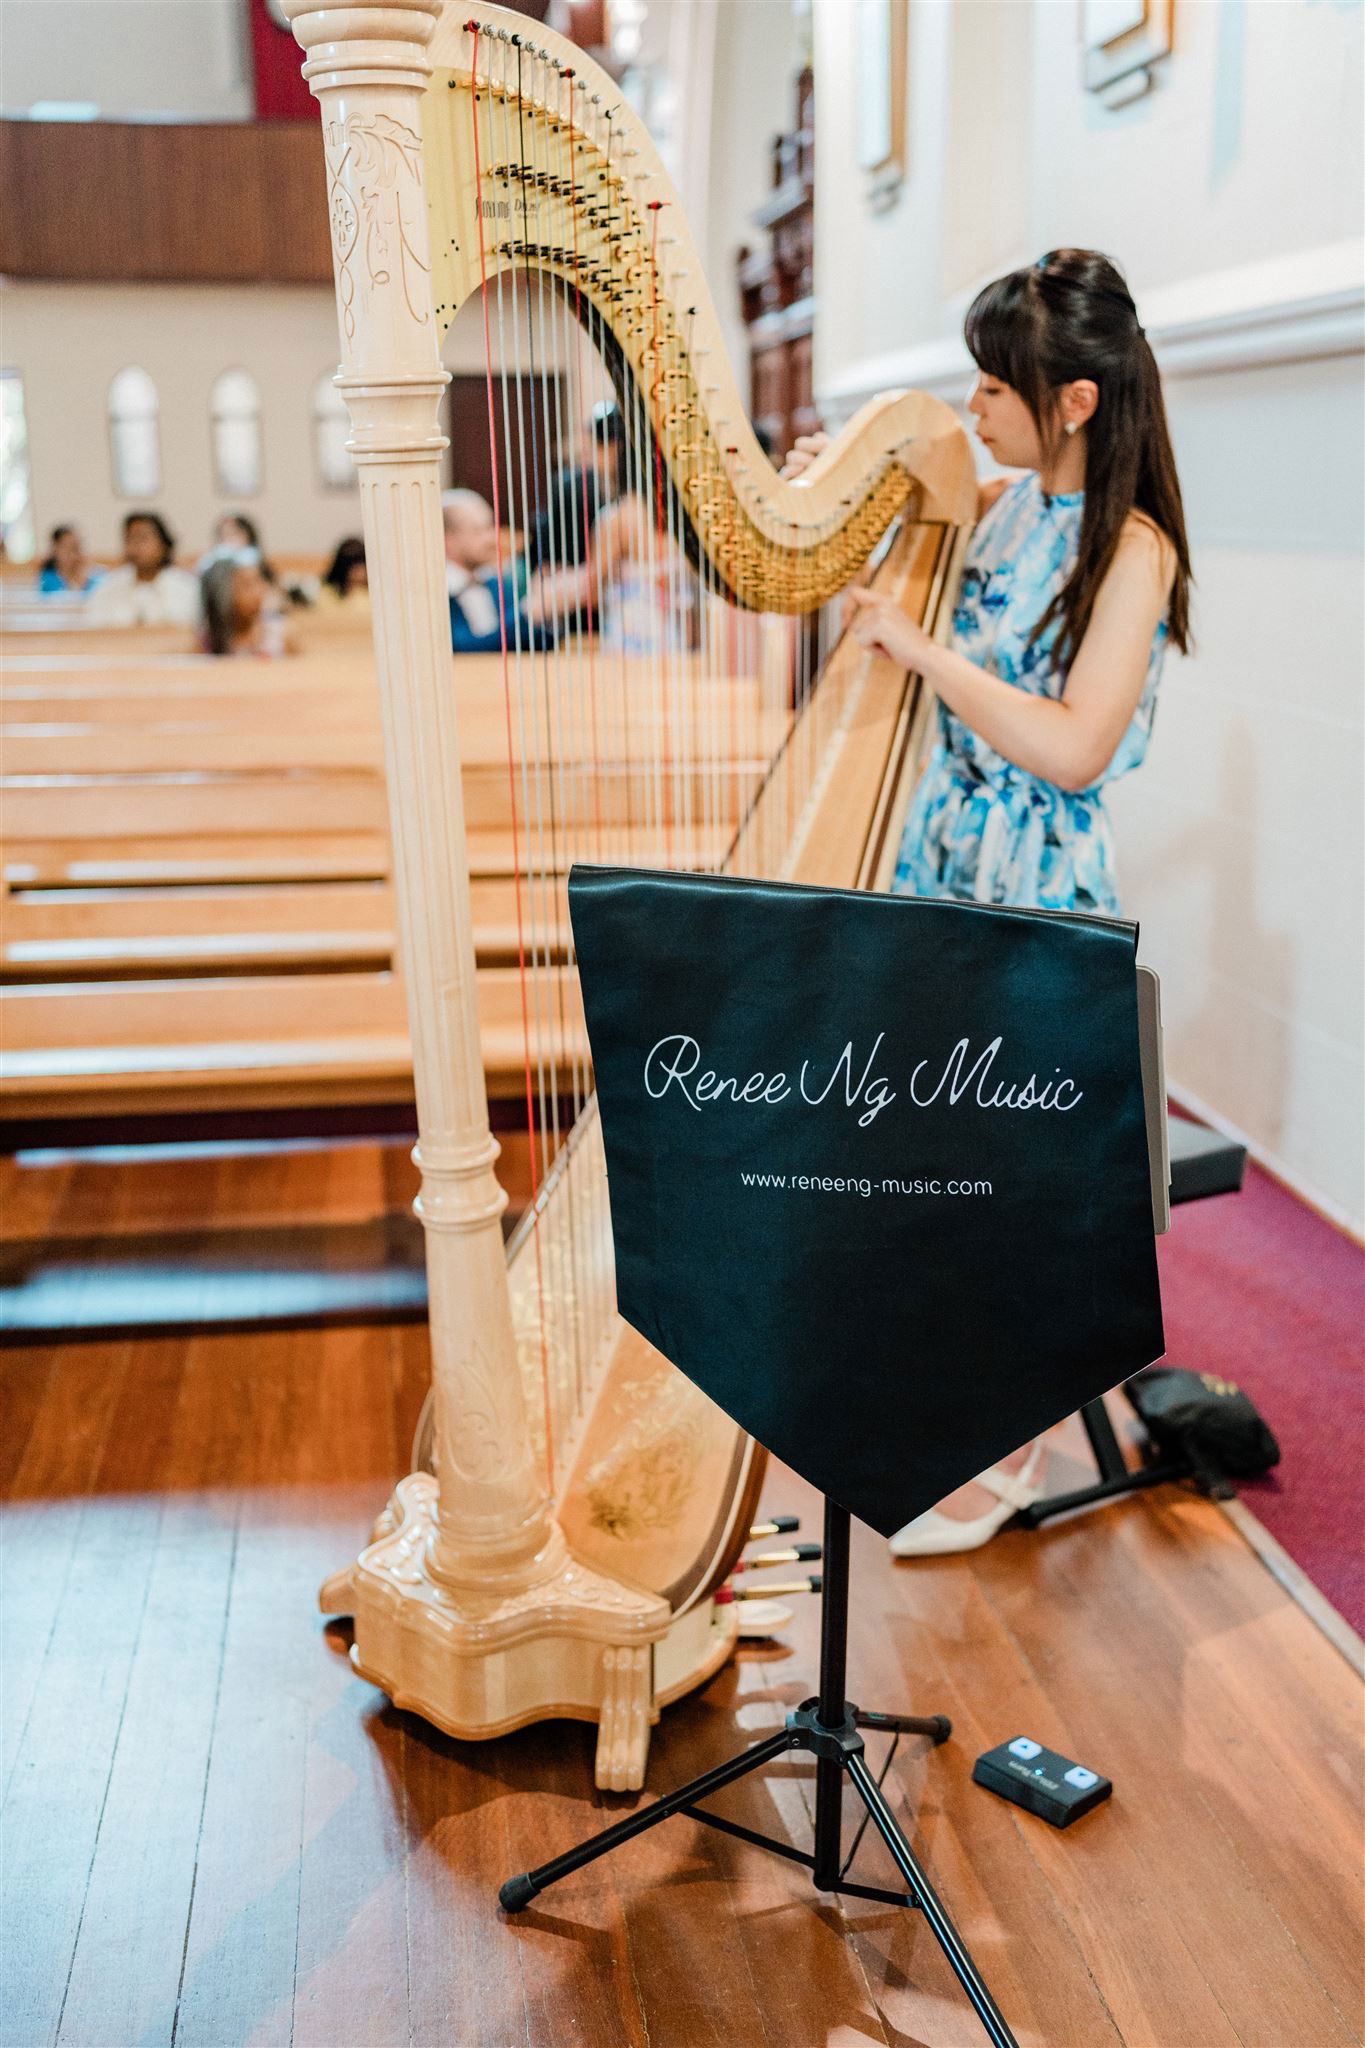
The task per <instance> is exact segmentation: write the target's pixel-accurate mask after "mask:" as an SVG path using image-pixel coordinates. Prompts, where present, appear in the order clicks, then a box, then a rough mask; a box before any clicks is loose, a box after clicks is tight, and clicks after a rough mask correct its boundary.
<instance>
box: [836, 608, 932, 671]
mask: <svg viewBox="0 0 1365 2048" xmlns="http://www.w3.org/2000/svg"><path fill="white" fill-rule="evenodd" d="M843 609H844V627H845V629H846V631H848V632H850V633H851V634H852V635H853V638H854V639H855V640H856V641H857V643H858V645H859V646H860V647H867V648H870V649H871V651H872V653H874V654H882V655H885V656H886V659H887V660H888V661H894V662H897V663H898V664H899V665H900V667H901V668H906V669H913V670H915V671H916V673H917V674H922V673H923V670H924V666H925V662H926V659H927V658H928V657H930V656H931V655H932V654H933V652H934V647H935V642H934V641H933V640H931V639H930V637H929V635H928V634H927V633H926V632H925V630H924V628H923V626H921V625H919V624H918V623H917V622H916V621H915V620H914V619H912V618H911V617H910V615H909V613H908V612H905V611H902V610H901V607H900V606H899V605H898V604H897V603H896V602H895V600H894V599H893V598H889V597H878V596H877V594H876V593H875V591H871V590H849V591H846V592H845V593H844V607H843Z"/></svg>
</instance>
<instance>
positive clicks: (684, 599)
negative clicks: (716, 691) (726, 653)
mask: <svg viewBox="0 0 1365 2048" xmlns="http://www.w3.org/2000/svg"><path fill="white" fill-rule="evenodd" d="M526 616H527V618H528V619H529V620H530V621H531V623H532V625H534V626H540V627H543V628H544V629H545V630H546V631H547V632H548V633H552V634H554V635H555V636H556V637H559V636H561V635H563V634H565V633H571V632H575V631H581V630H582V628H581V625H580V623H579V622H580V621H582V620H583V619H584V618H589V617H590V618H592V619H593V620H594V621H595V622H596V625H597V630H598V636H599V638H600V640H601V644H602V645H603V646H604V647H611V648H615V649H617V650H619V651H620V652H622V653H625V654H663V653H667V652H669V651H678V650H681V649H683V648H692V647H695V646H696V645H697V644H698V639H699V618H698V607H697V583H696V578H695V577H694V575H693V573H692V570H691V568H690V566H689V565H688V562H687V559H686V557H685V556H684V555H683V553H682V550H681V549H680V548H678V547H676V546H675V545H674V544H673V542H672V541H671V540H670V539H669V538H668V536H667V535H666V534H665V535H660V534H659V533H658V531H657V529H656V526H655V523H654V513H653V510H652V508H651V506H650V505H649V504H648V503H647V501H646V500H645V499H644V498H643V497H640V496H638V495H637V494H636V493H635V492H633V491H630V492H627V493H626V495H625V496H624V497H621V498H618V499H617V500H616V502H615V504H613V505H610V506H607V507H606V508H604V510H603V511H602V513H601V514H600V516H599V517H598V519H597V521H596V522H595V524H594V527H593V534H592V545H591V547H590V548H589V550H588V554H587V558H586V560H585V561H584V562H583V563H582V564H581V565H580V566H579V567H578V568H564V569H559V570H557V571H553V572H552V571H549V570H545V571H542V573H541V574H540V575H539V576H538V577H535V578H533V579H532V584H531V590H530V593H529V595H528V597H527V600H526Z"/></svg>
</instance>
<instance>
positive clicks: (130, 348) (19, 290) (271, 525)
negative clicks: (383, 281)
mask: <svg viewBox="0 0 1365 2048" xmlns="http://www.w3.org/2000/svg"><path fill="white" fill-rule="evenodd" d="M0 348H2V349H3V354H4V359H5V361H6V362H7V363H13V364H17V366H18V368H19V370H20V371H21V373H22V375H23V379H24V396H25V403H26V407H27V412H28V430H29V462H30V468H31V479H32V490H33V504H34V523H35V527H36V530H37V533H38V535H39V538H40V540H41V539H42V538H43V537H44V536H45V535H46V533H47V530H48V529H49V527H51V526H52V525H54V524H55V523H56V522H57V521H58V520H63V519H71V520H75V521H76V523H77V524H78V525H79V526H81V527H82V528H83V529H84V531H85V535H86V539H87V542H88V544H89V546H90V547H91V548H92V549H93V550H94V551H95V552H96V553H97V554H100V555H106V554H110V553H116V552H117V546H118V529H119V523H120V521H121V519H122V517H123V514H124V512H125V511H127V510H128V505H127V503H126V502H125V501H124V500H122V499H120V498H117V497H116V496H115V495H114V488H113V478H112V474H111V470H110V461H109V436H108V431H107V426H106V416H105V401H106V394H107V392H108V388H109V380H110V378H111V377H112V376H113V375H114V373H115V372H116V371H117V370H121V369H123V368H124V367H125V366H126V365H127V364H130V363H136V364H138V365H139V366H140V367H141V368H142V369H144V370H146V371H148V373H149V374H150V375H151V376H152V377H153V378H154V379H155V381H156V385H157V389H158V392H159V395H160V401H161V468H162V487H161V490H160V491H159V492H158V493H157V495H156V502H157V505H158V507H159V509H160V510H161V511H162V512H163V513H164V514H165V516H166V518H167V519H168V520H169V522H170V524H171V526H172V528H173V529H174V531H175V533H176V535H177V537H178V539H179V541H180V546H181V552H182V553H183V554H188V555H190V556H191V557H193V556H194V555H197V554H198V553H199V552H200V550H201V549H202V548H204V547H205V546H207V544H208V538H209V533H210V529H211V528H212V526H213V523H214V521H215V520H216V519H217V517H218V515H219V513H220V512H222V511H223V510H225V509H226V505H225V502H224V501H223V500H222V499H220V498H219V497H218V495H217V493H216V491H215V489H214V477H213V465H212V462H211V460H210V447H209V388H210V386H211V385H212V383H213V380H214V378H215V377H216V376H217V375H218V373H219V372H220V371H221V370H226V369H245V370H250V371H251V372H252V374H253V376H254V377H255V378H256V381H257V383H258V385H259V386H260V391H261V398H262V415H263V429H264V447H265V476H264V489H263V490H262V492H261V495H260V497H259V498H256V499H253V500H248V501H247V502H246V505H245V509H246V510H247V511H250V512H252V513H254V514H256V515H258V516H259V518H260V521H261V524H262V528H263V531H264V534H265V538H266V541H267V544H268V545H269V547H270V548H271V549H272V550H274V551H275V552H276V553H278V554H283V555H290V554H304V553H309V554H312V553H321V552H322V551H323V550H324V549H326V548H330V547H331V546H332V545H333V544H334V543H335V541H336V540H337V539H338V537H339V536H340V535H341V534H343V533H351V532H355V531H356V529H357V526H358V521H359V516H360V508H359V502H358V498H357V494H356V493H355V491H354V490H350V491H345V490H342V491H337V490H326V489H324V488H323V487H322V485H321V484H320V483H319V481H318V476H317V467H316V463H315V461H314V456H313V442H312V394H313V387H314V385H315V384H316V382H317V380H318V378H319V377H321V376H322V375H323V374H324V373H329V372H332V371H334V370H335V368H336V361H337V329H336V307H335V301H334V299H333V295H332V292H331V290H330V289H329V288H328V287H326V286H324V285H260V286H250V285H153V284H129V285H113V284H109V285H106V284H49V283H34V282H29V281H27V280H24V281H14V280H10V281H7V282H6V284H5V286H4V289H3V292H0Z"/></svg>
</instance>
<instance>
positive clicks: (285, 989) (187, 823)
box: [0, 636, 785, 1117]
mask: <svg viewBox="0 0 1365 2048" xmlns="http://www.w3.org/2000/svg"><path fill="white" fill-rule="evenodd" d="M111 637H112V639H113V645H112V646H110V644H109V641H108V640H106V641H105V643H104V644H103V646H102V647H101V646H96V645H95V644H94V641H93V638H92V639H90V640H87V641H86V642H85V643H83V646H82V648H81V650H80V651H78V652H75V653H72V654H70V655H67V654H62V653H59V654H57V655H56V656H50V655H49V654H48V653H47V652H46V651H43V652H37V653H35V652H34V651H33V643H32V642H29V643H28V644H27V648H26V650H21V652H20V653H19V654H18V655H17V656H15V658H14V659H13V660H11V661H10V663H9V665H8V668H7V671H6V674H5V678H4V684H3V690H0V746H2V747H3V759H2V760H0V769H3V772H4V777H5V786H4V801H5V813H4V820H3V826H4V846H3V869H4V886H5V892H6V893H5V898H4V910H5V929H4V935H3V942H2V943H0V981H3V983H4V988H3V992H2V993H0V1026H2V1027H3V1034H4V1042H5V1044H6V1047H7V1053H6V1058H5V1063H4V1065H3V1067H0V1078H2V1079H3V1085H4V1091H5V1096H6V1107H7V1108H8V1110H9V1111H10V1113H11V1114H14V1115H16V1116H21V1117H23V1116H51V1115H56V1114H61V1113H67V1114H70V1113H88V1114H92V1115H103V1114H109V1113H117V1112H120V1111H130V1112H131V1111H146V1110H153V1109H163V1110H164V1109H166V1108H172V1109H179V1108H183V1109H184V1110H186V1111H187V1112H188V1111H192V1110H193V1109H195V1108H209V1107H227V1106H231V1105H236V1106H250V1107H275V1106H286V1105H289V1106H300V1105H311V1104H317V1103H322V1102H338V1103H348V1102H356V1101H362V1100H374V1101H388V1100H394V1099H401V1098H402V1097H403V1096H404V1095H405V1094H406V1093H407V1091H408V1089H409V1088H410V1085H411V1081H410V1065H409V1063H408V1060H407V1054H406V1045H405V1042H404V1040H403V1028H402V1027H403V1012H402V1005H401V995H400V992H399V983H398V980H397V977H396V974H395V972H394V953H393V938H392V931H393V905H392V896H391V891H390V887H389V880H388V876H389V857H388V846H387V832H386V825H387V816H386V803H385V794H384V786H383V781H382V775H381V769H380V736H379V729H378V716H377V704H376V698H375V691H374V684H373V677H372V673H371V670H370V667H369V661H368V655H367V653H366V652H365V651H364V650H363V649H356V648H354V647H351V646H348V645H346V644H345V643H344V641H342V640H341V639H338V641H337V642H336V644H334V645H329V646H327V647H325V648H322V649H316V648H315V649H312V650H310V651H309V652H308V653H306V654H304V655H301V656H299V657H298V658H297V659H296V660H292V661H289V662H280V663H271V664H265V663H233V664H228V663H224V662H221V661H218V662H215V661H213V660H211V659H209V658H206V657H203V656H198V655H194V654H191V653H187V652H185V651H184V650H183V648H181V649H178V650H176V651H174V652H172V653H169V654H164V655H153V656H149V655H148V653H147V651H146V649H145V646H142V645H139V646H137V647H130V646H129V645H128V641H129V640H130V639H131V638H136V639H137V640H139V642H141V641H143V640H144V639H145V636H111ZM8 644H10V645H13V644H14V641H13V639H11V641H10V642H9V643H8ZM48 644H49V643H48V642H47V641H46V640H45V641H44V643H43V647H44V649H46V647H47V645H48ZM588 658H590V657H586V656H585V659H588ZM602 666H603V669H604V671H607V672H606V673H604V675H603V676H602V677H601V678H600V679H596V680H600V689H596V680H595V685H594V687H595V689H596V694H595V695H594V696H592V697H591V698H590V696H589V694H588V692H587V691H586V690H585V691H583V692H581V693H580V695H579V700H578V702H577V705H576V708H575V709H574V710H573V711H572V712H570V711H568V710H567V709H566V708H565V705H564V704H563V703H560V704H558V705H556V706H555V707H554V712H555V730H554V736H553V740H551V739H548V738H547V737H546V736H545V734H544V733H543V732H538V731H537V729H536V728H537V723H538V721H539V720H540V719H541V717H542V710H543V707H542V706H541V705H540V703H539V702H538V701H537V702H533V703H532V704H531V706H530V708H529V711H528V712H526V713H525V714H524V715H523V716H522V718H521V723H522V725H523V727H526V726H527V725H529V727H530V730H529V731H524V732H523V740H524V743H525V744H527V745H529V746H530V748H531V749H532V751H533V752H551V751H552V752H553V753H554V756H555V758H556V760H557V763H558V773H557V777H556V796H555V805H556V809H555V816H554V819H553V820H548V819H546V818H544V817H537V818H533V819H527V818H518V819H516V820H515V821H514V818H513V814H512V806H513V800H514V794H515V791H514V788H513V787H509V776H508V767H507V761H506V751H505V750H506V734H505V722H506V707H505V705H504V701H503V678H502V673H501V663H500V662H499V661H498V660H497V659H496V657H493V658H488V659H480V658H477V657H476V658H470V659H466V660H461V661H459V662H454V663H453V664H452V702H453V705H454V707H455V709H456V711H457V714H458V721H459V743H460V748H461V753H462V757H463V759H464V762H465V768H464V788H465V803H466V810H467V814H468V818H469V824H470V834H469V837H470V851H471V866H472V870H473V885H472V893H473V912H474V926H475V936H476V945H477V948H478V954H479V959H480V962H481V971H480V1005H481V1012H482V1018H483V1023H482V1030H483V1042H484V1056H485V1065H486V1070H487V1073H488V1079H489V1088H490V1093H492V1094H493V1095H495V1096H497V1095H504V1094H505V1095H509V1096H519V1095H520V1093H521V1091H522V1088H523V1086H524V1061H525V1046H524V1043H523V1037H522V1027H521V994H520V983H519V979H518V974H517V968H516V964H515V963H516V962H517V961H518V959H519V958H527V959H531V958H534V959H536V960H541V961H543V960H546V959H548V960H550V961H562V960H564V959H565V958H566V957H567V948H568V923H567V909H566V901H565V893H564V878H565V876H566V875H567V870H568V867H569V865H570V864H571V862H572V861H573V860H574V859H575V858H577V859H589V860H605V861H612V860H616V859H622V858H629V859H632V860H635V861H638V862H642V863H644V864H649V863H651V862H652V863H654V864H660V865H662V864H666V863H669V862H671V861H673V860H675V859H676V858H678V857H680V856H681V857H685V858H687V859H689V860H693V861H696V862H697V863H699V864H710V863H711V862H713V861H714V860H716V859H717V858H718V857H719V856H720V854H721V853H723V851H724V849H725V847H726V846H727V844H728V843H729V840H730V839H731V837H732V836H733V832H734V829H735V823H736V821H737V819H738V818H739V816H740V815H741V813H742V811H743V808H744V806H745V805H746V804H747V802H748V801H749V798H750V797H751V795H752V793H753V791H754V789H755V788H756V786H757V779H758V776H759V774H760V772H761V761H762V752H763V749H764V748H766V747H770V746H771V744H772V740H773V735H774V733H776V732H777V731H778V730H780V729H781V725H782V722H783V720H784V718H785V710H784V709H782V708H773V707H768V708H766V709H765V707H764V705H763V704H762V702H761V693H760V692H759V691H758V687H757V685H756V684H755V683H754V682H753V681H752V679H750V678H746V677H737V678H728V679H726V678H721V679H715V678H708V679H707V681H706V689H705V692H704V694H703V693H700V692H697V693H694V694H693V695H692V696H690V697H689V695H688V693H687V689H686V688H685V687H684V686H685V685H686V684H688V682H689V681H690V680H692V679H690V678H688V677H683V676H680V677H675V678H673V679H672V681H671V682H668V683H666V684H664V685H661V684H660V682H659V679H658V678H657V677H656V676H655V675H654V673H653V670H652V668H651V667H650V665H648V664H644V663H639V662H621V661H620V659H619V657H618V658H616V659H615V660H614V661H613V662H612V664H611V665H610V667H609V669H608V665H607V664H606V663H605V662H604V663H603V664H602ZM599 714H600V715H599ZM702 731H707V732H710V731H716V732H726V733H729V734H731V735H742V736H743V737H742V741H741V742H739V743H738V744H736V745H735V747H734V757H733V758H731V759H730V760H728V761H725V762H723V763H720V764H717V765H716V766H714V767H713V768H710V769H708V770H705V771H703V770H700V769H689V770H687V771H686V772H682V771H677V770H671V769H667V768H665V769H663V770H661V769H660V767H659V765H658V761H659V757H660V755H661V754H662V756H663V759H664V760H665V761H667V759H668V754H669V748H670V746H671V745H674V744H678V743H680V742H681V741H682V739H683V737H684V735H686V734H689V733H690V735H691V742H692V743H695V741H696V739H697V737H698V735H699V734H700V733H701V732H702ZM661 737H662V738H663V741H664V744H663V746H662V747H661V745H660V741H661ZM642 756H643V757H644V759H645V760H647V761H648V762H649V764H650V765H649V766H647V767H646V766H644V765H642ZM684 803H688V804H691V805H693V806H695V807H697V808H699V809H700V808H702V806H703V805H704V807H705V815H706V817H707V819H708V822H707V824H706V825H705V827H704V828H692V827H689V828H687V831H686V835H685V836H686V844H685V845H683V844H682V843H681V842H682V839H683V836H684V835H683V828H682V827H681V826H680V825H678V824H677V823H676V820H677V818H678V815H679V811H680V807H682V806H683V805H684ZM641 817H646V818H650V819H652V820H653V823H652V825H651V827H650V829H649V830H647V831H645V832H641V831H640V829H639V827H638V823H633V824H632V829H631V832H630V837H629V841H628V843H627V840H626V834H625V827H626V825H627V824H628V823H632V821H638V820H639V819H640V818H641ZM518 868H519V869H520V873H518V872H517V870H518ZM554 1007H555V1008H556V1009H557V1007H558V1005H557V1002H556V1004H555V1005H554ZM546 1028H547V1029H548V1026H547V1027H546ZM541 1036H542V1034H541V1033H540V1032H537V1034H536V1037H537V1044H536V1045H535V1046H533V1049H532V1052H533V1059H535V1058H539V1057H540V1055H541V1053H542V1052H545V1053H546V1056H547V1057H550V1056H551V1055H550V1053H549V1051H548V1050H547V1048H545V1047H544V1046H542V1045H541V1044H540V1043H539V1041H540V1038H541ZM571 1039H572V1042H571V1043H570V1044H569V1045H567V1046H563V1047H559V1048H557V1049H556V1050H555V1052H554V1054H553V1058H554V1059H555V1061H556V1062H557V1063H558V1066H563V1067H565V1069H566V1070H567V1066H569V1065H572V1064H573V1063H574V1062H579V1063H581V1062H582V1061H583V1060H584V1059H585V1057H586V1048H585V1046H584V1045H583V1043H582V1040H581V1032H579V1031H578V1029H577V1027H576V1026H575V1030H574V1032H573V1033H572V1034H571Z"/></svg>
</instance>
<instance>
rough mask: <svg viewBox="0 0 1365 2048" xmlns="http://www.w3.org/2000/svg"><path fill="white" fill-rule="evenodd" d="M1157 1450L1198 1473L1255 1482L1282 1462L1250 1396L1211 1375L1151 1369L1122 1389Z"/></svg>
mask: <svg viewBox="0 0 1365 2048" xmlns="http://www.w3.org/2000/svg"><path fill="white" fill-rule="evenodd" d="M1124 1392H1125V1393H1126V1394H1127V1396H1128V1399H1129V1400H1130V1401H1131V1402H1132V1404H1133V1406H1134V1408H1136V1410H1137V1412H1138V1414H1139V1415H1140V1416H1141V1418H1142V1421H1143V1423H1144V1425H1145V1426H1146V1429H1147V1434H1148V1435H1149V1436H1150V1437H1151V1439H1152V1441H1153V1443H1154V1444H1156V1446H1157V1448H1158V1449H1159V1450H1161V1451H1163V1452H1165V1453H1167V1454H1168V1455H1173V1456H1176V1457H1185V1458H1188V1459H1189V1461H1190V1463H1191V1464H1192V1465H1194V1467H1195V1468H1196V1470H1198V1471H1212V1472H1218V1473H1222V1474H1225V1475H1226V1476H1227V1477H1228V1478H1229V1479H1254V1478H1255V1477H1256V1475H1257V1474H1258V1473H1260V1472H1268V1471H1269V1470H1270V1468H1271V1466H1272V1465H1278V1464H1279V1462H1280V1447H1279V1445H1278V1444H1277V1443H1276V1441H1275V1438H1274V1434H1273V1433H1272V1431H1271V1429H1270V1426H1269V1424H1268V1423H1267V1422H1266V1420H1265V1417H1264V1416H1263V1415H1262V1414H1261V1413H1260V1412H1259V1410H1258V1409H1257V1408H1256V1405H1255V1403H1254V1402H1253V1401H1252V1399H1251V1397H1250V1395H1249V1394H1245V1393H1243V1391H1242V1389H1241V1388H1240V1387H1238V1386H1234V1385H1233V1383H1232V1381H1231V1380H1223V1379H1219V1378H1218V1377H1217V1376H1216V1375H1215V1374H1213V1373H1207V1372H1185V1371H1184V1370H1183V1369H1182V1368H1181V1367H1179V1366H1169V1365H1154V1366H1151V1367H1149V1368H1148V1370H1147V1371H1146V1372H1141V1373H1139V1374H1138V1375H1137V1377H1136V1379H1131V1380H1129V1381H1128V1383H1127V1385H1126V1386H1125V1388H1124Z"/></svg>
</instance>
